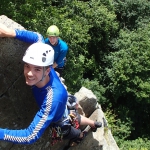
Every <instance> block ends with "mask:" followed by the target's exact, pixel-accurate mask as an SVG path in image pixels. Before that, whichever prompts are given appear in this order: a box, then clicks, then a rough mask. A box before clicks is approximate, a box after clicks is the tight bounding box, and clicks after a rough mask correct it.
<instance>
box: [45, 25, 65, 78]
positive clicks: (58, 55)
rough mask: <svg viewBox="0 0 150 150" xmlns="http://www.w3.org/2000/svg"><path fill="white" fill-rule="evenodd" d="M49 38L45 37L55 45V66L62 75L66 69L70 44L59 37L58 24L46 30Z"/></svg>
mask: <svg viewBox="0 0 150 150" xmlns="http://www.w3.org/2000/svg"><path fill="white" fill-rule="evenodd" d="M46 35H47V36H48V38H46V39H45V43H46V44H49V45H51V46H52V47H53V49H54V51H55V56H54V60H55V62H54V64H53V68H55V70H56V71H57V72H58V73H59V74H60V76H61V75H62V70H63V69H64V65H65V60H66V55H67V52H68V45H67V44H66V42H64V41H63V40H62V39H60V38H59V29H58V27H57V26H56V25H51V26H50V27H49V28H48V29H47V32H46Z"/></svg>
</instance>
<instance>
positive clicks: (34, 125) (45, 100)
mask: <svg viewBox="0 0 150 150" xmlns="http://www.w3.org/2000/svg"><path fill="white" fill-rule="evenodd" d="M1 31H2V30H1ZM0 34H1V32H0ZM23 61H24V76H25V81H26V84H27V85H29V86H32V91H33V95H34V97H35V99H36V102H37V104H38V106H39V111H38V112H37V113H36V115H35V117H34V118H33V121H32V122H31V124H30V125H29V127H27V128H26V129H21V130H10V129H2V128H0V140H5V141H9V142H13V143H20V144H31V143H33V142H35V141H36V140H38V139H39V138H40V137H41V136H42V134H43V132H44V131H45V129H46V128H47V127H49V126H51V125H52V126H54V127H55V126H56V127H57V129H58V127H59V128H60V129H59V131H61V134H62V135H63V138H67V139H70V140H71V141H72V140H73V141H75V142H76V143H78V142H79V141H81V140H82V139H83V137H84V133H83V132H82V131H81V130H80V129H79V128H78V127H79V126H80V125H89V126H91V127H92V129H93V131H96V129H97V128H99V127H101V126H102V124H101V122H95V121H93V120H91V119H89V118H86V117H84V116H82V115H79V114H77V117H76V118H77V122H78V124H75V126H74V125H72V122H71V121H70V119H68V116H69V115H68V114H69V112H70V110H69V109H68V107H67V101H68V92H67V90H66V89H65V87H64V85H63V84H62V83H61V81H60V79H59V77H58V75H57V74H56V72H55V71H54V69H53V67H52V66H53V64H54V50H53V48H52V47H51V46H50V45H48V44H45V43H42V42H37V43H34V44H31V45H30V46H29V47H28V49H27V50H26V52H25V54H24V56H23ZM75 123H76V122H75ZM76 125H77V127H76ZM78 125H79V126H78ZM52 138H55V139H56V138H57V137H52Z"/></svg>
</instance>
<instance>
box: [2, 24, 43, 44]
mask: <svg viewBox="0 0 150 150" xmlns="http://www.w3.org/2000/svg"><path fill="white" fill-rule="evenodd" d="M0 37H15V38H16V39H18V40H20V41H23V42H27V43H31V44H33V43H37V42H42V43H45V42H44V37H43V36H42V35H41V34H39V33H37V32H33V31H28V30H21V29H10V28H7V27H6V26H5V25H4V24H1V23H0Z"/></svg>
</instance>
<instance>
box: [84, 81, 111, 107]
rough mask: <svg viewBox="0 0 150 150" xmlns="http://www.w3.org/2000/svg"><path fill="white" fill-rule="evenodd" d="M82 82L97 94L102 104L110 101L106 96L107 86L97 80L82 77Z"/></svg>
mask: <svg viewBox="0 0 150 150" xmlns="http://www.w3.org/2000/svg"><path fill="white" fill-rule="evenodd" d="M81 84H82V86H84V87H86V88H87V89H89V90H91V91H92V92H93V93H94V94H95V95H96V97H97V99H98V102H99V103H100V104H101V105H103V104H106V103H108V102H107V100H106V98H105V97H104V93H105V88H104V87H103V86H102V85H100V84H99V82H98V81H97V80H89V79H82V81H81Z"/></svg>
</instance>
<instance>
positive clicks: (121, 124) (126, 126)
mask: <svg viewBox="0 0 150 150" xmlns="http://www.w3.org/2000/svg"><path fill="white" fill-rule="evenodd" d="M105 116H106V119H107V121H108V128H110V129H111V131H112V134H113V136H114V138H115V140H116V141H117V143H119V141H120V139H122V140H125V139H127V138H128V137H129V136H130V133H131V129H132V121H131V120H130V119H129V118H126V119H125V120H124V121H121V119H119V118H118V116H117V115H116V114H115V112H113V111H112V110H110V109H107V110H106V111H105Z"/></svg>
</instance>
